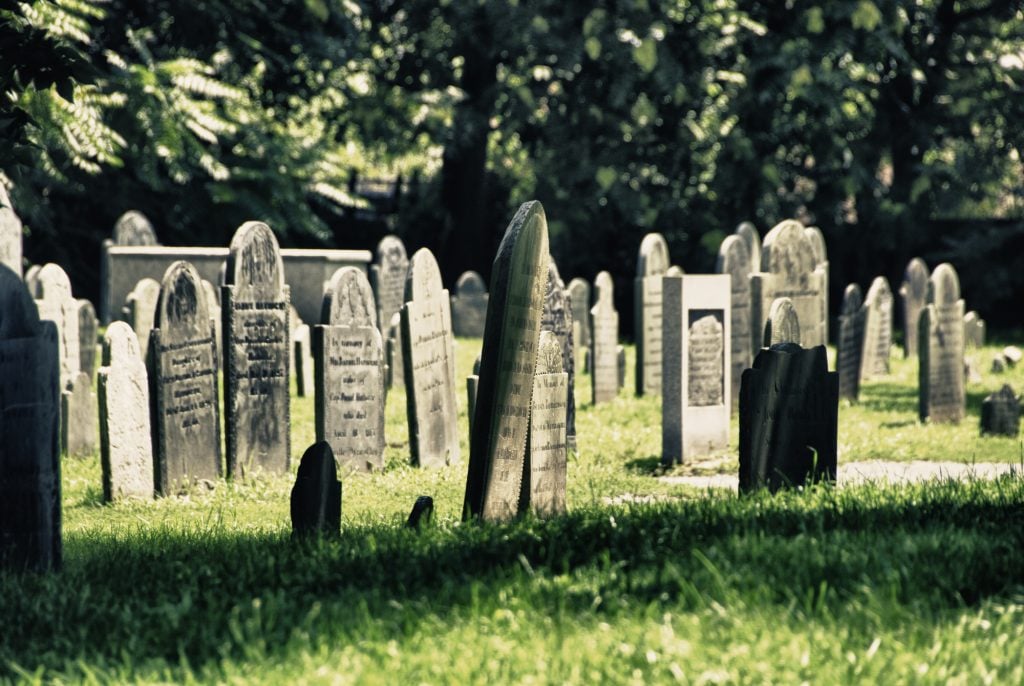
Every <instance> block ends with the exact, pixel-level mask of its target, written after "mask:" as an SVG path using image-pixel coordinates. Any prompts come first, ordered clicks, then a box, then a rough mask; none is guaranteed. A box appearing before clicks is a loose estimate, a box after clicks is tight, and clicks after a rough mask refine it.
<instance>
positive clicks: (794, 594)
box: [0, 340, 1024, 684]
mask: <svg viewBox="0 0 1024 686" xmlns="http://www.w3.org/2000/svg"><path fill="white" fill-rule="evenodd" d="M478 346H479V341H469V340H461V341H460V342H459V348H458V362H459V367H460V368H459V378H460V379H464V378H465V374H466V373H467V372H468V370H469V368H470V365H471V364H472V360H473V358H474V357H475V355H476V353H477V348H478ZM628 353H629V355H630V356H631V355H632V350H631V349H630V350H629V351H628ZM976 355H977V356H978V359H979V360H988V359H990V358H991V354H990V352H985V353H978V354H976ZM630 362H631V360H630ZM893 362H894V373H893V375H892V376H891V377H890V378H887V379H882V380H879V381H877V382H873V383H870V384H867V385H866V386H865V388H864V391H863V395H862V401H861V402H860V403H859V404H857V405H852V406H845V405H844V406H843V407H841V409H840V412H841V416H840V427H841V428H840V437H839V442H840V450H841V456H840V470H842V463H843V461H844V460H846V461H850V460H854V459H868V458H876V457H877V458H882V459H896V460H909V459H943V460H958V461H970V460H977V461H1009V462H1017V461H1019V459H1020V446H1019V442H1018V441H1017V440H1013V439H993V438H984V439H982V438H979V437H978V435H977V433H978V430H977V413H978V406H979V403H980V397H982V395H983V394H984V393H985V392H987V391H991V390H994V389H996V388H997V387H998V385H999V384H1000V383H1001V382H1002V381H1003V380H1004V379H1003V378H997V377H992V376H989V375H987V374H986V375H985V381H984V383H983V384H980V385H978V386H977V387H975V386H971V387H969V393H970V394H971V402H970V407H969V412H970V415H971V416H970V417H969V419H968V420H967V421H966V422H965V423H964V424H962V425H961V426H959V427H945V426H929V425H920V424H919V423H917V421H916V416H917V414H916V413H917V409H916V391H915V386H914V379H915V377H916V371H915V369H916V368H915V367H914V366H913V364H908V363H904V362H903V361H902V360H895V359H894V360H893ZM628 369H630V370H631V369H632V364H629V365H628ZM985 371H987V368H986V369H985ZM1005 377H1006V378H1005V380H1009V382H1010V383H1011V384H1013V385H1014V386H1015V387H1016V388H1017V389H1018V390H1020V389H1021V388H1022V387H1024V384H1022V383H1021V381H1022V378H1024V373H1022V372H1021V371H1019V370H1013V371H1011V372H1010V373H1008V374H1007V375H1005ZM460 383H461V381H460ZM588 384H589V379H588V378H587V377H585V376H582V377H581V378H580V382H579V386H578V393H577V397H578V398H579V399H580V400H581V407H580V413H579V435H580V438H579V442H580V448H581V449H580V454H579V455H578V456H576V457H574V458H573V459H572V461H571V462H570V465H569V470H570V471H569V493H568V503H569V508H570V511H569V514H568V515H566V516H564V517H559V518H556V519H553V520H550V521H538V520H535V519H529V518H528V519H524V520H521V521H518V522H515V523H511V524H507V525H501V526H492V525H482V524H470V525H465V524H462V523H460V522H459V519H458V518H459V514H460V513H461V507H462V497H463V489H464V483H465V461H466V460H467V459H468V452H467V451H468V447H467V445H466V441H465V439H464V440H463V445H462V449H463V463H462V464H460V465H455V466H452V467H449V468H446V469H441V470H436V471H427V470H418V469H413V468H411V467H409V466H408V465H407V462H408V448H407V444H406V440H407V436H406V432H405V428H404V426H405V421H404V412H405V400H404V396H403V394H402V392H401V391H400V390H399V391H393V392H392V393H391V395H390V396H389V399H388V408H387V442H388V448H387V455H386V458H387V459H386V467H385V469H384V470H383V471H382V472H380V473H378V474H372V475H349V476H346V477H345V479H344V496H343V523H342V526H343V533H342V537H341V539H340V540H337V541H315V542H303V543H297V542H293V541H292V540H291V539H290V536H289V531H290V524H289V520H288V494H289V491H290V488H291V477H289V476H282V477H258V478H254V479H251V480H249V481H247V482H245V483H223V484H218V485H217V487H216V488H214V489H213V490H212V491H206V490H199V489H197V490H194V491H193V492H191V493H189V494H187V495H183V496H178V497H174V498H165V499H161V500H155V501H152V502H135V503H125V504H118V505H116V506H105V505H102V503H101V502H100V500H101V498H100V492H101V491H100V486H99V483H100V474H99V461H98V458H96V457H93V458H88V459H83V460H67V461H65V462H64V504H65V507H64V524H65V526H64V531H65V566H64V570H63V571H62V572H60V573H58V574H50V575H41V576H32V575H29V576H19V575H14V574H9V573H0V627H2V630H0V678H8V679H12V680H22V679H23V680H26V681H50V680H56V681H95V682H109V681H149V682H160V681H191V680H197V681H204V682H209V681H245V682H249V681H252V682H263V683H286V682H295V681H301V682H309V683H334V682H342V683H347V682H359V683H389V684H390V683H459V684H463V683H508V682H515V683H563V682H569V683H595V682H604V681H607V682H612V683H652V682H680V683H722V682H751V681H753V682H776V683H800V682H809V683H837V682H840V683H847V682H883V683H893V682H899V683H903V682H915V683H951V682H952V683H957V682H960V683H981V682H993V681H994V682H996V683H1020V682H1022V681H1024V656H1022V654H1021V653H1022V651H1021V650H1020V646H1021V645H1024V480H1021V479H1019V478H1003V479H1000V480H998V481H994V482H976V481H969V482H953V481H946V482H934V483H930V484H926V485H918V486H911V487H903V488H895V487H888V486H886V487H882V486H878V485H867V486H860V487H856V488H849V489H840V490H835V489H828V488H820V489H813V490H811V491H808V492H802V493H789V494H780V495H779V496H775V497H769V496H767V495H760V496H756V497H749V498H742V499H740V498H737V497H736V496H735V495H733V494H729V493H726V492H700V491H697V490H695V489H692V488H687V487H685V486H680V485H676V484H669V483H666V482H664V481H661V480H659V479H657V478H655V475H656V474H658V473H660V471H659V470H658V468H657V457H658V454H659V450H660V411H659V406H658V403H657V401H656V400H654V399H650V398H644V399H636V398H633V397H631V393H629V389H631V388H632V385H631V383H630V380H628V379H627V384H626V389H625V390H624V391H623V393H622V394H621V396H620V397H619V398H618V399H616V400H615V401H614V402H611V403H608V404H605V405H602V406H599V407H596V408H595V407H591V406H590V405H589V385H588ZM464 398H465V395H464V390H462V389H460V396H459V402H460V404H462V405H464ZM292 417H293V434H292V435H293V453H294V455H295V458H296V461H297V459H298V457H299V456H300V455H301V453H302V451H303V450H304V449H305V447H306V446H307V445H308V444H309V443H310V442H311V441H312V438H313V414H312V401H311V399H304V398H296V399H294V405H293V408H292ZM459 421H460V427H461V428H462V434H463V436H465V434H466V427H467V423H466V416H465V409H463V411H462V413H461V415H460V418H459ZM734 431H735V428H734ZM735 460H736V458H735V451H734V450H730V451H723V453H722V454H720V455H718V456H714V457H713V458H711V459H708V460H704V461H701V463H700V464H697V465H687V466H684V467H681V468H678V469H677V470H674V471H676V472H678V473H684V472H686V471H700V470H704V471H727V472H734V471H735V469H736V466H735V465H736V462H735ZM419 494H429V495H432V496H433V497H434V499H435V503H436V505H437V514H436V518H435V524H434V525H433V526H432V527H429V528H427V529H425V530H423V531H420V532H412V531H408V530H405V529H404V528H403V527H402V524H403V522H404V519H405V517H406V516H407V515H408V512H409V510H410V508H411V507H412V504H413V501H414V500H415V497H416V496H417V495H419ZM622 496H638V497H644V498H648V499H652V500H654V501H655V502H653V503H647V504H630V503H628V502H627V503H625V504H618V505H609V504H608V503H609V501H617V502H621V501H622Z"/></svg>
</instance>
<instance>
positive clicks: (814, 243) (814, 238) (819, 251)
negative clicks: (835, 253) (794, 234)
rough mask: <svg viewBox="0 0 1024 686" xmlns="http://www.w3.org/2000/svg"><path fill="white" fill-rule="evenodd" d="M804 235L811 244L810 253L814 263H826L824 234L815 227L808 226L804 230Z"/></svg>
mask: <svg viewBox="0 0 1024 686" xmlns="http://www.w3.org/2000/svg"><path fill="white" fill-rule="evenodd" d="M804 235H805V236H806V237H807V240H809V241H810V243H811V251H812V252H813V253H814V263H815V264H816V265H817V264H822V263H823V262H827V261H828V249H827V248H826V247H825V234H823V233H822V232H821V229H819V228H818V227H817V226H808V227H807V228H806V229H804Z"/></svg>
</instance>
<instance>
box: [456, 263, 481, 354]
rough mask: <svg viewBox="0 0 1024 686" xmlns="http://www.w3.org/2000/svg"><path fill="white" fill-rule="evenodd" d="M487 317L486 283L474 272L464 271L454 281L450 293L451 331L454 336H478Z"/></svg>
mask: <svg viewBox="0 0 1024 686" xmlns="http://www.w3.org/2000/svg"><path fill="white" fill-rule="evenodd" d="M486 318H487V284H485V283H484V280H483V279H482V278H480V275H479V274H477V273H476V272H464V273H463V274H462V276H460V277H459V280H458V281H456V282H455V293H454V295H452V332H453V333H454V334H455V335H456V336H466V337H469V338H480V337H481V336H483V335H484V320H485V319H486Z"/></svg>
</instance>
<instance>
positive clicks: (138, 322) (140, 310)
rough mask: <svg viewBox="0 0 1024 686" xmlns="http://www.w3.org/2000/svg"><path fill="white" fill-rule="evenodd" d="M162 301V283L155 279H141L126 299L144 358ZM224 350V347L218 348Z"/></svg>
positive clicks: (126, 307)
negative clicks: (159, 304) (158, 304)
mask: <svg viewBox="0 0 1024 686" xmlns="http://www.w3.org/2000/svg"><path fill="white" fill-rule="evenodd" d="M159 301H160V283H159V282H158V281H156V280H155V279H150V278H145V279H140V280H139V282H138V283H137V284H135V288H133V289H132V292H131V293H129V294H128V297H127V298H126V299H125V306H124V315H125V321H127V322H128V323H129V324H130V325H131V327H132V330H133V331H135V336H136V337H137V338H138V339H139V350H140V352H141V353H142V356H143V358H145V357H146V355H147V354H148V353H147V352H146V351H147V350H149V332H150V331H152V330H153V325H154V323H155V322H156V308H157V303H158V302H159ZM218 350H223V348H218Z"/></svg>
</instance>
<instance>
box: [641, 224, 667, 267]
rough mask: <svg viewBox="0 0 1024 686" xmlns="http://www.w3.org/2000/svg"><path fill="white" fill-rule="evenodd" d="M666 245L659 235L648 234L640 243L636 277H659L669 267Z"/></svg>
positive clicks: (662, 237)
mask: <svg viewBox="0 0 1024 686" xmlns="http://www.w3.org/2000/svg"><path fill="white" fill-rule="evenodd" d="M669 263H670V260H669V256H668V243H666V242H665V237H664V236H662V235H661V234H660V233H649V234H647V235H646V236H644V238H643V240H642V241H640V253H639V256H638V257H637V262H636V275H637V276H640V277H643V276H659V275H661V274H664V273H665V271H666V270H667V269H668V268H669V266H670V264H669Z"/></svg>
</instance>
